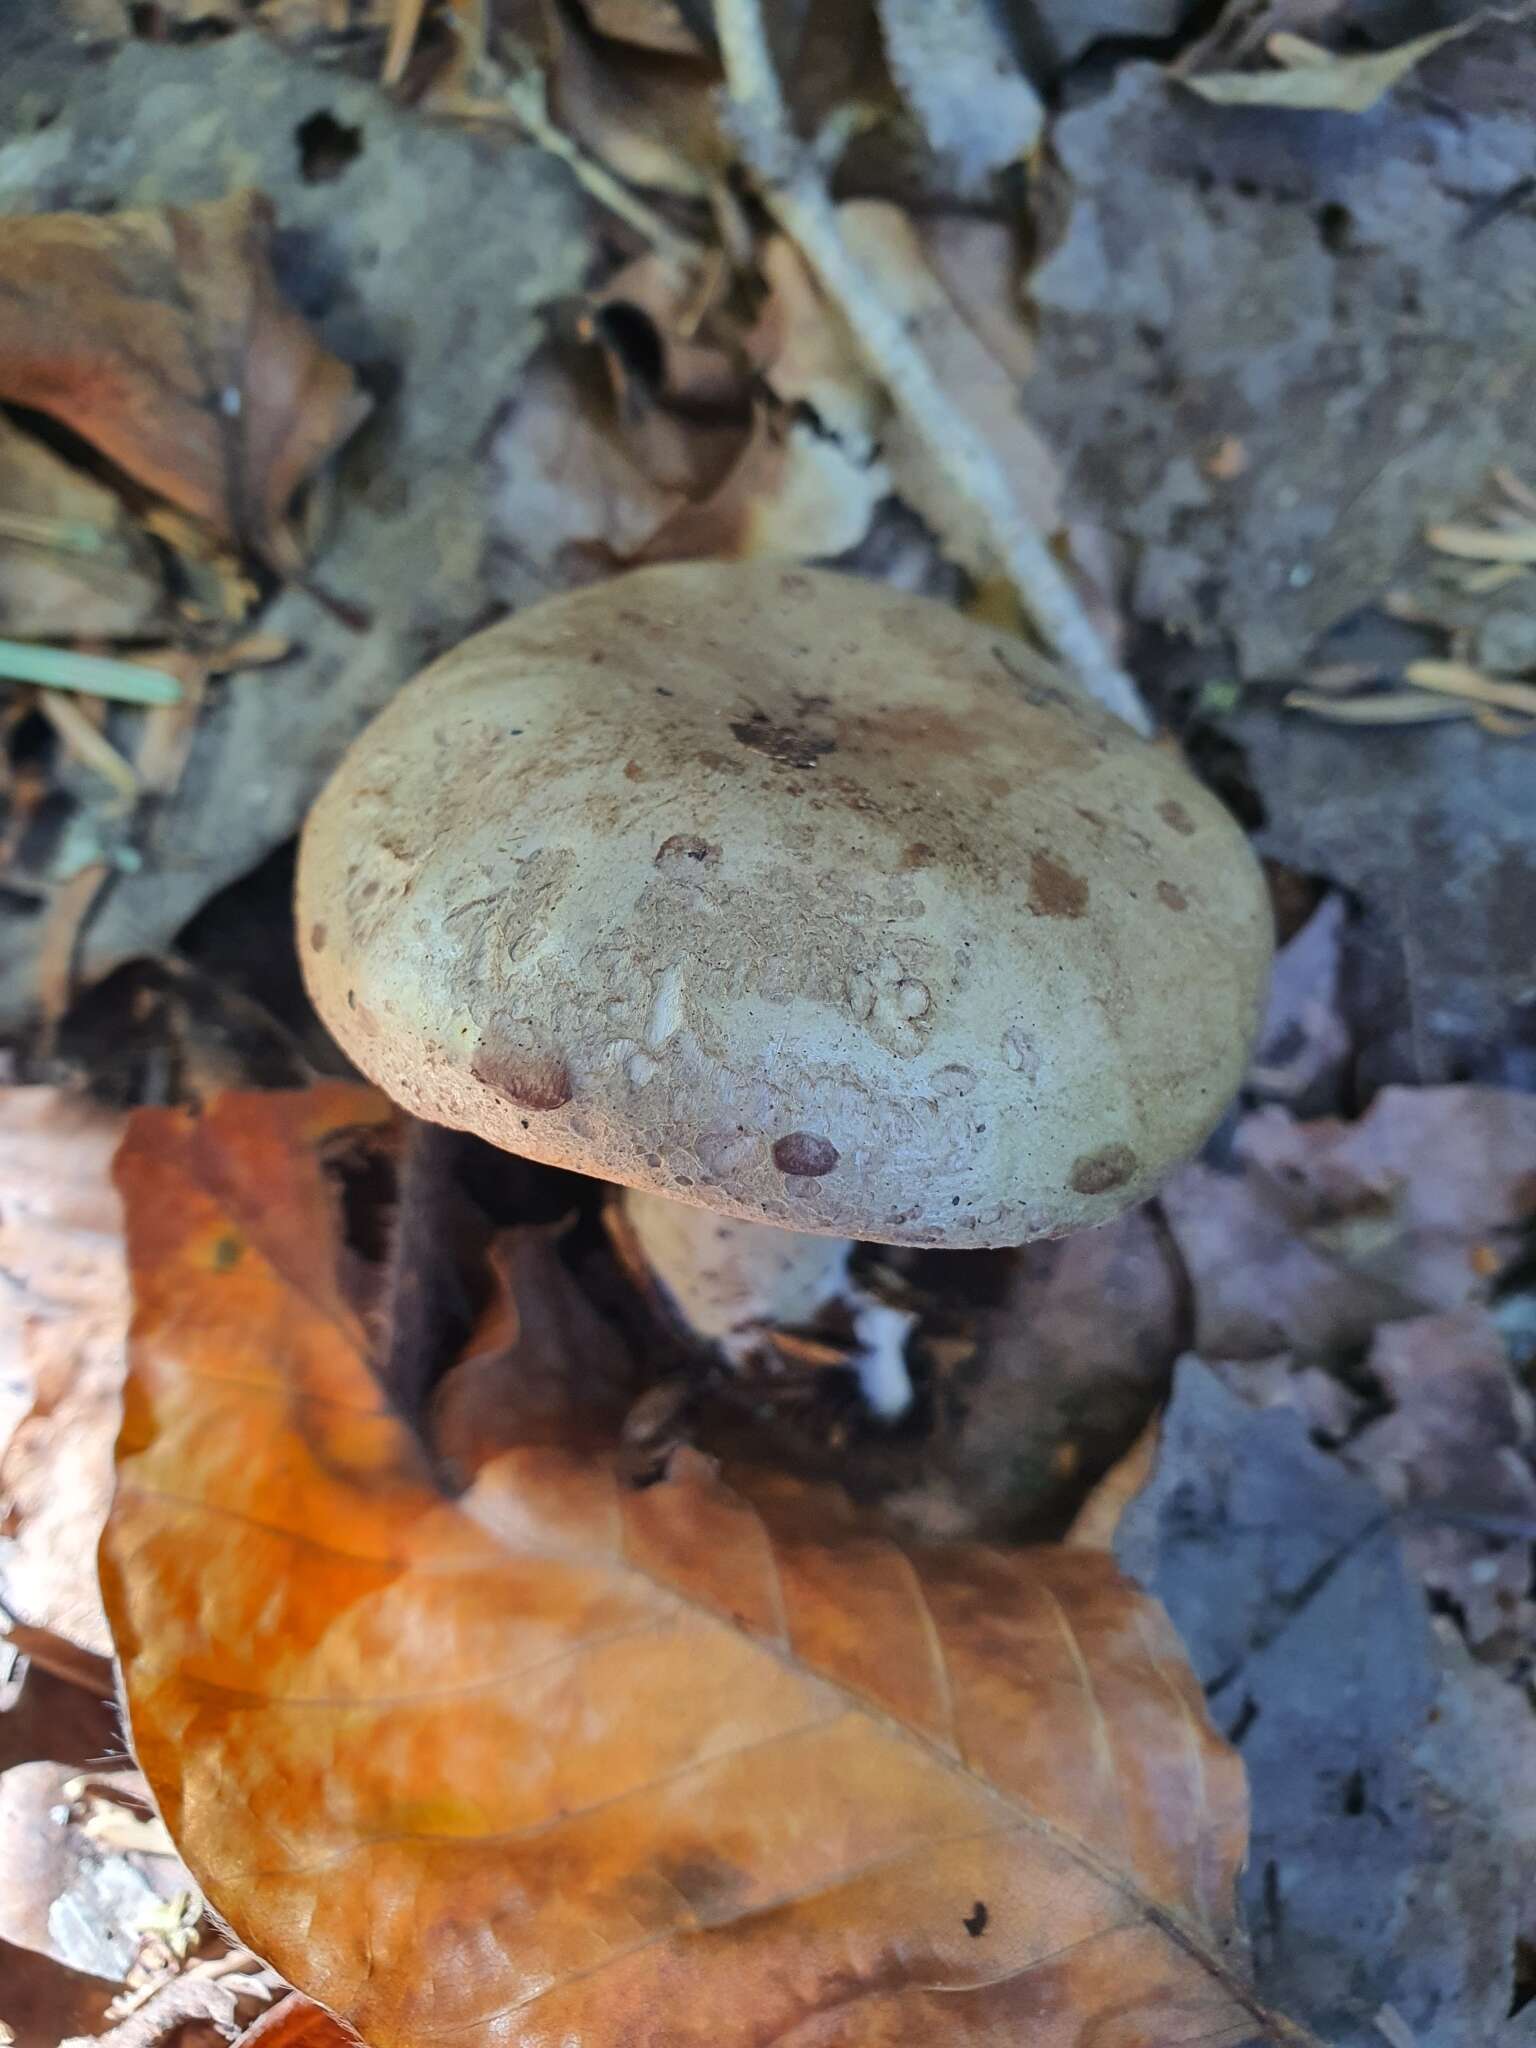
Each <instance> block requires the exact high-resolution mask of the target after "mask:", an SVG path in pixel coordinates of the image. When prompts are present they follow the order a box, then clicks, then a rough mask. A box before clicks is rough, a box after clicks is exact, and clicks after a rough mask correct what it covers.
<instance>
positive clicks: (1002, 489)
mask: <svg viewBox="0 0 1536 2048" xmlns="http://www.w3.org/2000/svg"><path fill="white" fill-rule="evenodd" d="M715 27H716V32H717V34H718V36H719V39H720V51H721V55H722V57H723V59H724V62H725V78H726V87H727V91H728V92H729V95H730V102H731V115H732V123H733V126H734V128H735V131H736V136H737V140H738V141H739V143H740V145H741V149H742V152H743V155H744V157H745V159H746V162H747V164H748V165H749V167H750V169H751V170H752V172H753V174H754V175H755V177H756V179H757V182H758V184H759V187H760V189H761V191H762V196H763V200H764V202H765V204H766V205H767V207H768V209H769V211H770V212H771V213H772V214H773V215H774V216H775V218H776V219H777V220H778V222H779V224H780V226H781V227H783V229H784V231H785V232H786V234H788V235H789V236H790V238H791V240H792V241H794V242H795V243H796V245H797V246H798V247H799V249H800V250H801V252H802V253H803V255H804V256H805V259H806V261H807V262H808V263H809V264H810V266H811V268H812V269H813V270H814V271H815V273H816V275H817V277H818V278H819V279H820V281H821V284H822V286H823V288H824V290H825V291H826V292H827V294H828V296H829V297H830V298H831V299H832V301H833V302H834V304H835V305H836V306H837V307H838V310H839V311H840V312H841V313H842V316H843V318H844V320H845V321H846V322H847V323H848V327H849V329H850V331H851V332H852V334H853V336H854V339H855V340H856V341H857V343H858V345H859V347H860V349H861V350H862V352H863V354H864V355H865V356H866V357H867V358H868V360H869V364H870V367H871V368H872V369H873V370H874V371H875V372H876V374H877V375H878V376H879V378H880V380H881V382H882V383H883V384H884V385H885V387H886V389H887V390H888V391H889V392H890V394H891V397H892V399H893V400H894V401H895V403H896V404H897V405H898V406H899V407H900V408H901V410H902V411H903V412H904V413H905V414H906V415H907V417H908V418H909V419H910V421H911V423H912V425H913V426H914V427H915V428H916V430H917V432H918V433H919V434H920V435H921V437H922V439H923V442H924V444H925V445H926V447H927V449H928V453H929V456H930V457H931V459H932V460H933V462H934V463H935V464H936V466H937V467H938V468H939V469H940V470H941V471H942V473H943V475H944V476H945V477H946V478H947V480H948V482H949V484H950V486H951V488H952V489H954V490H956V491H958V492H959V493H960V494H961V495H962V496H963V497H964V498H965V499H966V500H967V501H968V502H969V503H970V504H973V505H974V506H975V507H976V508H977V510H978V511H979V512H980V513H981V514H982V516H983V518H984V519H985V520H986V523H987V530H988V534H989V536H990V540H991V545H992V547H993V548H994V549H995V550H996V553H997V556H998V559H999V561H1000V562H1001V564H1002V566H1003V568H1004V570H1005V571H1006V572H1007V575H1008V577H1009V579H1010V580H1011V582H1012V583H1013V586H1014V588H1015V590H1016V591H1017V592H1018V596H1019V600H1020V602H1021V604H1022V605H1023V608H1024V611H1025V614H1026V615H1027V617H1028V618H1029V619H1030V621H1031V622H1032V624H1033V625H1034V626H1035V628H1036V630H1037V631H1038V632H1039V633H1040V635H1041V637H1042V638H1043V639H1044V640H1045V642H1046V644H1047V645H1048V646H1049V647H1050V648H1052V649H1053V650H1054V652H1055V653H1056V654H1058V655H1059V656H1060V657H1061V659H1062V660H1063V661H1064V662H1066V663H1067V665H1068V666H1069V667H1070V668H1072V669H1073V670H1075V671H1076V673H1077V676H1078V678H1079V680H1080V681H1081V683H1082V685H1083V687H1084V689H1085V690H1087V692H1088V694H1089V695H1090V696H1091V697H1094V698H1096V699H1097V700H1098V702H1099V703H1100V704H1102V705H1104V706H1105V707H1106V708H1107V709H1108V710H1110V711H1113V712H1115V713H1117V714H1118V716H1119V717H1121V718H1123V719H1124V720H1125V722H1126V723H1127V725H1130V726H1134V728H1135V729H1136V731H1137V732H1140V733H1149V732H1150V731H1151V730H1152V721H1151V719H1150V717H1149V716H1148V714H1147V709H1146V706H1145V705H1144V704H1143V703H1142V701H1141V696H1140V693H1139V692H1138V690H1137V688H1136V685H1135V684H1134V683H1133V682H1132V680H1131V678H1130V677H1129V676H1128V675H1127V674H1126V673H1125V671H1124V670H1123V669H1122V668H1120V667H1119V665H1118V664H1117V663H1116V662H1115V660H1114V659H1113V657H1112V656H1111V654H1110V652H1109V650H1108V648H1107V647H1106V646H1105V645H1104V643H1103V641H1102V640H1101V639H1100V637H1099V635H1098V633H1097V632H1096V631H1095V629H1094V626H1093V623H1092V621H1091V620H1090V619H1089V617H1088V614H1087V612H1086V611H1085V610H1084V609H1083V606H1082V603H1081V601H1080V599H1079V598H1078V595H1077V592H1076V591H1075V590H1074V589H1073V587H1072V584H1071V582H1070V581H1069V579H1068V578H1067V577H1066V575H1064V574H1063V572H1062V570H1061V569H1060V568H1059V567H1058V566H1057V563H1056V561H1055V558H1054V557H1053V556H1052V554H1051V551H1050V549H1049V548H1048V547H1047V546H1046V544H1045V542H1044V541H1043V540H1042V539H1041V537H1040V535H1039V534H1038V533H1037V532H1036V531H1035V529H1034V527H1033V526H1032V525H1031V524H1030V521H1029V520H1028V519H1027V518H1026V517H1025V514H1024V512H1023V510H1022V508H1021V507H1020V505H1019V502H1018V499H1017V497H1016V496H1015V494H1014V492H1013V489H1012V488H1011V486H1010V484H1009V482H1008V478H1007V476H1006V474H1005V473H1004V471H1003V469H1002V467H1001V466H1000V464H999V463H998V461H997V459H996V457H995V456H994V455H993V453H992V451H991V449H990V448H989V447H988V446H987V444H986V442H985V441H984V440H983V439H982V437H981V435H980V434H978V433H977V432H976V430H975V428H974V427H972V425H971V423H970V421H969V420H968V419H967V418H966V417H965V415H964V413H963V412H961V411H960V410H959V409H958V408H957V407H956V406H955V405H954V404H952V403H951V401H950V400H949V398H948V397H947V396H946V395H945V393H944V390H943V388H942V386H941V385H940V384H939V382H938V379H937V378H936V377H935V376H934V374H933V371H932V370H931V369H930V368H929V366H928V363H927V361H926V359H925V358H924V356H923V353H922V351H921V350H920V349H919V348H918V346H917V345H916V343H915V342H914V341H913V339H912V337H911V335H910V334H909V333H908V332H907V330H906V328H905V326H904V325H903V323H902V321H901V320H900V318H899V317H898V316H897V315H896V313H894V312H893V311H892V309H891V308H890V307H889V306H888V305H887V304H886V302H885V300H884V299H883V298H882V296H881V294H880V291H879V288H878V286H877V285H876V284H875V282H874V280H873V278H871V277H870V276H869V275H868V273H867V272H866V271H865V270H864V268H863V266H862V265H861V264H860V263H859V262H858V260H857V259H856V258H855V256H854V255H853V253H852V251H851V250H850V249H849V247H848V244H847V242H846V241H845V240H844V238H843V231H842V225H841V223H840V222H839V220H838V217H837V209H836V208H835V207H834V206H833V204H832V200H831V198H830V196H829V194H828V192H827V187H826V182H825V179H824V177H823V175H822V171H821V167H820V165H819V164H818V163H817V161H816V159H815V156H814V154H813V153H812V152H811V151H810V150H809V149H807V148H806V146H805V145H804V144H803V143H802V142H801V141H800V140H799V138H798V137H797V136H796V134H795V131H794V127H793V124H792V122H791V120H790V115H789V110H788V108H787V107H786V105H785V102H784V94H783V89H782V87H781V86H780V83H779V76H778V73H777V71H776V70H775V69H774V64H773V57H772V53H771V52H770V50H769V47H768V38H767V34H766V32H765V30H764V26H763V15H762V7H761V0H715Z"/></svg>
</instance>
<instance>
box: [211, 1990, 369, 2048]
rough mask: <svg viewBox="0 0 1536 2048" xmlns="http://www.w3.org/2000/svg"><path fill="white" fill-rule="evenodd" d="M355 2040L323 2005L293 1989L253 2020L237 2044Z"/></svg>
mask: <svg viewBox="0 0 1536 2048" xmlns="http://www.w3.org/2000/svg"><path fill="white" fill-rule="evenodd" d="M356 2040H357V2036H356V2035H355V2034H354V2033H352V2032H351V2031H350V2030H349V2029H348V2028H346V2027H344V2026H343V2025H342V2024H341V2022H340V2020H337V2019H333V2018H332V2016H331V2014H330V2013H328V2012H327V2011H326V2010H325V2009H324V2007H323V2006H318V2005H312V2004H311V2003H310V2001H309V2000H308V1999H307V1998H301V1997H300V1996H299V1994H298V1992H297V1991H290V1992H288V1994H287V1995H286V1996H285V1997H283V1998H279V1999H278V2000H277V2001H276V2002H275V2003H274V2004H272V2005H270V2006H268V2008H267V2010H266V2011H265V2012H264V2013H262V2015H261V2016H260V2018H259V2019H255V2020H252V2022H251V2024H250V2025H249V2026H248V2027H247V2028H246V2030H245V2032H244V2033H243V2034H242V2035H241V2036H240V2040H239V2043H238V2048H354V2044H355V2043H356Z"/></svg>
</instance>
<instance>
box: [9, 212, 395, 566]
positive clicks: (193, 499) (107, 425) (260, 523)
mask: <svg viewBox="0 0 1536 2048" xmlns="http://www.w3.org/2000/svg"><path fill="white" fill-rule="evenodd" d="M271 238H272V209H271V206H270V205H269V203H268V202H267V201H266V200H265V199H264V198H262V196H261V195H260V194H259V193H255V192H241V193H237V194H235V195H234V196H233V197H231V198H229V199H221V200H218V201H216V202H214V203H212V204H209V205H205V206H189V207H167V208H165V209H164V210H163V211H161V212H156V213H120V214H115V215H111V216H109V217H106V218H98V217H96V216H94V215H86V214H77V213H46V214H36V215H33V216H31V217H29V218H24V219H20V220H12V221H9V222H8V223H7V225H6V233H5V239H4V244H3V246H0V301H3V303H4V305H5V308H6V317H5V321H4V323H3V327H0V399H3V400H6V401H8V402H9V403H11V404H15V405H24V406H28V407H31V408H32V409H33V410H34V411H37V412H43V413H47V414H48V415H50V417H52V418H54V419H57V420H60V421H62V423H63V424H64V425H65V426H67V427H69V428H71V429H72V430H73V431H74V432H75V433H77V434H79V435H81V436H82V437H83V438H84V439H85V440H87V441H89V442H91V443H92V444H93V445H94V446H95V447H97V448H99V449H100V450H101V452H102V453H103V454H104V455H106V456H108V457H109V458H110V459H111V460H112V461H113V462H115V463H116V464H117V465H118V467H119V468H120V469H123V470H125V471H126V472H127V474H128V475H129V476H131V477H133V478H134V479H135V481H137V482H139V483H141V484H147V485H148V486H149V488H150V489H151V490H154V491H158V492H160V493H161V494H162V495H163V496H165V497H166V498H168V499H170V501H171V502H172V504H174V505H178V506H180V507H181V508H182V510H183V511H187V512H191V513H194V514H195V515H196V516H197V517H198V518H200V519H203V520H206V521H207V523H208V524H209V526H211V527H212V528H213V529H214V530H215V531H216V532H218V533H219V534H221V535H222V536H224V537H225V538H227V539H231V540H234V541H237V542H238V543H240V544H241V545H242V546H245V547H248V548H250V549H252V550H253V551H254V552H256V553H258V554H261V555H263V556H266V557H268V558H274V559H275V558H277V557H279V556H280V555H282V554H283V553H284V552H285V548H284V543H285V538H286V537H285V535H284V532H283V528H282V520H283V515H284V513H285V512H286V510H287V508H288V505H289V502H290V500H291V499H292V497H293V494H294V492H295V491H296V490H297V488H298V486H299V484H300V483H301V482H302V481H303V480H304V478H305V477H306V476H308V475H309V473H310V472H311V471H312V470H313V469H314V468H315V467H316V466H317V465H318V464H319V463H320V462H322V461H323V460H324V459H325V457H326V456H328V455H329V454H331V452H332V451H333V450H334V449H335V448H337V447H339V446H340V444H341V443H342V442H343V441H344V440H345V439H346V438H347V436H348V435H349V434H350V433H351V432H352V430H353V429H354V428H355V427H356V426H357V425H358V423H359V421H360V420H361V419H362V418H363V416H364V414H365V413H366V412H367V410H368V400H367V399H366V398H365V397H364V396H363V394H362V393H361V392H360V391H359V390H358V388H357V386H356V384H355V383H354V381H353V377H352V372H351V371H350V370H349V369H348V368H347V366H346V364H345V363H341V362H338V361H337V360H336V358H335V357H334V356H332V355H330V354H328V353H327V352H326V350H325V349H324V348H322V346H321V345H320V343H319V342H318V341H317V340H316V339H315V337H314V335H313V334H312V333H311V332H310V330H309V328H308V327H307V326H306V325H305V323H304V321H303V320H302V319H301V318H300V316H299V315H298V314H297V313H295V312H294V311H293V310H292V308H291V307H289V306H288V305H287V304H286V303H285V302H284V300H283V299H282V297H281V296H280V294H279V292H278V288H277V282H276V279H275V278H274V276H273V273H272V265H271V257H270V245H271Z"/></svg>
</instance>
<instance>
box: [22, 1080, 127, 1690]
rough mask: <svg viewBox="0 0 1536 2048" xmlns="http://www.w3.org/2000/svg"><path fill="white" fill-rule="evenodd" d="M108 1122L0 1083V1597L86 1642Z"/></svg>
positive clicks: (107, 1364) (102, 1369)
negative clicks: (1, 1283)
mask: <svg viewBox="0 0 1536 2048" xmlns="http://www.w3.org/2000/svg"><path fill="white" fill-rule="evenodd" d="M121 1133H122V1119H121V1118H120V1117H117V1116H114V1115H111V1114H109V1113H108V1112H106V1111H104V1110H98V1109H95V1108H93V1107H91V1105H89V1104H88V1103H84V1102H81V1101H79V1100H77V1099H75V1098H73V1097H71V1096H68V1095H66V1094H64V1093H63V1092H62V1091H60V1090H58V1089H53V1088H13V1089H10V1090H8V1091H5V1092H4V1093H3V1094H0V1271H3V1272H4V1274H5V1276H6V1285H5V1289H4V1292H3V1294H0V1388H3V1394H0V1506H3V1512H4V1521H3V1523H0V1597H3V1599H4V1603H5V1606H6V1608H7V1609H8V1610H9V1612H10V1613H11V1614H12V1615H13V1616H15V1617H16V1618H17V1619H19V1620H22V1621H26V1622H30V1623H32V1624H33V1625H34V1626H37V1627H39V1628H46V1629H51V1630H52V1631H54V1632H55V1633H56V1634H58V1635H62V1636H64V1637H66V1638H67V1639H68V1640H69V1641H71V1642H73V1643H76V1644H78V1645H80V1646H81V1647H82V1648H84V1649H86V1650H92V1651H96V1652H98V1653H100V1652H105V1651H107V1650H109V1649H110V1647H111V1638H110V1636H109V1634H108V1631H107V1625H106V1618H105V1616H104V1615H103V1614H102V1612H101V1604H100V1595H99V1594H98V1592H97V1587H96V1543H97V1539H98V1537H99V1536H100V1534H101V1527H102V1524H103V1522H104V1521H105V1520H106V1512H107V1500H108V1497H109V1495H110V1493H111V1490H112V1439H113V1436H114V1434H115V1433H116V1429H117V1421H118V1403H119V1399H120V1390H121V1386H122V1377H123V1366H124V1346H125V1343H126V1338H127V1323H128V1286H127V1273H126V1271H125V1268H124V1260H123V1240H122V1222H121V1210H120V1206H119V1203H118V1199H117V1195H116V1191H115V1190H114V1189H113V1187H112V1184H111V1176H110V1166H111V1159H112V1154H113V1151H114V1150H115V1148H116V1145H117V1142H118V1139H119V1137H120V1136H121Z"/></svg>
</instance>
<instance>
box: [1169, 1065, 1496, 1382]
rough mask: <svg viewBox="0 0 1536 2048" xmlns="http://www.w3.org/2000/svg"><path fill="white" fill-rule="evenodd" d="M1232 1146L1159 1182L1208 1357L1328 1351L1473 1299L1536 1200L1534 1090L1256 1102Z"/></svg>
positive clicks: (1480, 1297)
mask: <svg viewBox="0 0 1536 2048" xmlns="http://www.w3.org/2000/svg"><path fill="white" fill-rule="evenodd" d="M1235 1150H1236V1169H1237V1170H1235V1171H1230V1172H1223V1171H1218V1170H1216V1169H1215V1168H1212V1167H1210V1166H1205V1165H1195V1166H1189V1167H1186V1168H1185V1169H1184V1171H1183V1172H1182V1173H1180V1174H1178V1175H1177V1176H1176V1177H1175V1178H1174V1179H1173V1180H1172V1181H1171V1182H1170V1183H1169V1184H1168V1186H1167V1187H1166V1188H1165V1189H1164V1190H1163V1193H1162V1196H1161V1198H1160V1199H1161V1201H1162V1204H1163V1208H1164V1211H1165V1213H1166V1215H1167V1217H1168V1220H1169V1224H1170V1226H1171V1228H1172V1230H1173V1233H1174V1236H1175V1237H1176V1238H1177V1240H1178V1243H1179V1248H1180V1250H1181V1252H1182V1253H1183V1256H1184V1261H1185V1264H1186V1266H1187V1267H1188V1270H1189V1274H1190V1279H1191V1282H1192V1284H1193V1287H1194V1293H1195V1325H1196V1328H1195V1344H1196V1348H1197V1349H1198V1350H1200V1351H1201V1352H1203V1353H1204V1354H1205V1355H1206V1356H1207V1357H1211V1358H1241V1359H1258V1358H1268V1357H1271V1356H1273V1355H1274V1354H1275V1353H1277V1352H1282V1351H1294V1352H1299V1353H1302V1354H1303V1355H1308V1354H1319V1353H1321V1354H1328V1353H1341V1352H1345V1351H1348V1350H1350V1349H1352V1348H1354V1347H1356V1346H1358V1345H1361V1344H1364V1343H1367V1342H1368V1341H1369V1340H1370V1337H1371V1334H1372V1332H1373V1331H1374V1330H1375V1328H1376V1325H1377V1324H1378V1323H1383V1322H1393V1321H1397V1320H1400V1319H1402V1318H1405V1317H1409V1316H1415V1315H1423V1314H1427V1313H1430V1312H1432V1311H1435V1310H1446V1309H1457V1308H1463V1307H1469V1306H1471V1305H1473V1304H1476V1303H1480V1302H1484V1301H1486V1300H1487V1299H1488V1297H1489V1294H1490V1291H1491V1288H1492V1286H1493V1284H1494V1282H1495V1281H1496V1280H1497V1278H1498V1276H1499V1274H1500V1273H1502V1272H1503V1271H1504V1270H1505V1269H1506V1268H1507V1267H1508V1265H1509V1263H1510V1261H1511V1260H1512V1259H1514V1258H1515V1257H1516V1256H1518V1253H1519V1250H1520V1246H1521V1244H1522V1242H1523V1233H1524V1231H1525V1229H1526V1228H1527V1227H1528V1225H1529V1221H1530V1218H1531V1217H1532V1216H1533V1215H1536V1098H1533V1097H1531V1096H1529V1095H1520V1094H1516V1093H1513V1092H1506V1091H1504V1090H1501V1089H1497V1088H1460V1087H1448V1088H1385V1089H1383V1090H1382V1092H1381V1094H1380V1095H1378V1096H1377V1098H1376V1100H1375V1102H1374V1103H1373V1104H1372V1106H1371V1108H1370V1110H1369V1111H1368V1113H1367V1114H1366V1115H1365V1116H1364V1117H1362V1118H1361V1119H1360V1120H1359V1122H1358V1123H1343V1122H1341V1121H1339V1120H1338V1119H1336V1118H1332V1117H1325V1118H1320V1119H1318V1120H1317V1121H1316V1122H1312V1123H1297V1122H1296V1121H1295V1120H1294V1119H1293V1118H1292V1117H1291V1116H1289V1115H1288V1114H1287V1113H1286V1112H1285V1111H1284V1110H1283V1109H1279V1108H1271V1109H1264V1110H1261V1111H1259V1112H1258V1113H1257V1114H1256V1115H1254V1116H1251V1117H1248V1118H1247V1119H1245V1121H1244V1122H1243V1124H1242V1125H1241V1127H1240V1128H1239V1131H1238V1134H1237V1139H1236V1146H1235Z"/></svg>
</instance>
